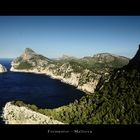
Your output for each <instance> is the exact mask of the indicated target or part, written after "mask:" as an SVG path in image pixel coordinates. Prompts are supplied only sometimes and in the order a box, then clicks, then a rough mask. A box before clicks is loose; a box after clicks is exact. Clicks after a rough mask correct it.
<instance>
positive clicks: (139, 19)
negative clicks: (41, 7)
mask: <svg viewBox="0 0 140 140" xmlns="http://www.w3.org/2000/svg"><path fill="white" fill-rule="evenodd" d="M139 43H140V16H0V58H16V57H17V56H20V55H21V54H22V53H23V52H24V49H25V48H32V49H33V50H34V51H35V52H37V53H39V54H42V55H44V56H46V57H48V58H59V57H61V56H62V55H64V54H65V55H68V56H74V57H78V58H81V57H84V56H93V55H94V54H97V53H105V52H108V53H112V54H116V55H121V56H125V57H129V58H132V57H133V56H134V55H135V53H136V52H137V50H138V45H139Z"/></svg>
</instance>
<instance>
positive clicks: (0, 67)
mask: <svg viewBox="0 0 140 140" xmlns="http://www.w3.org/2000/svg"><path fill="white" fill-rule="evenodd" d="M4 72H7V69H6V67H5V66H3V65H1V64H0V73H4Z"/></svg>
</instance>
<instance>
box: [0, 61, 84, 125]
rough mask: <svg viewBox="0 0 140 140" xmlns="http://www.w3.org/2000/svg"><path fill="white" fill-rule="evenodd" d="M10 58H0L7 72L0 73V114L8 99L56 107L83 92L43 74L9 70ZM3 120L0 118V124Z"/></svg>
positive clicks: (82, 94) (78, 96) (72, 100)
mask: <svg viewBox="0 0 140 140" xmlns="http://www.w3.org/2000/svg"><path fill="white" fill-rule="evenodd" d="M11 61H12V59H0V64H2V65H4V66H5V67H6V68H7V69H8V72H6V73H2V74H0V115H1V114H2V110H3V107H4V106H5V104H6V103H7V102H9V101H13V100H14V101H15V100H20V101H24V102H25V103H27V104H35V105H36V106H38V107H39V108H49V109H53V108H57V107H60V106H63V105H67V104H69V103H72V102H74V101H75V100H76V99H77V100H79V99H80V98H81V97H82V96H85V93H84V92H82V91H80V90H78V89H76V87H74V86H71V85H68V84H65V83H63V82H61V81H60V80H56V79H52V78H50V77H49V76H47V75H44V74H33V73H21V72H11V71H10V67H11ZM3 123H4V122H3V121H2V119H0V124H3Z"/></svg>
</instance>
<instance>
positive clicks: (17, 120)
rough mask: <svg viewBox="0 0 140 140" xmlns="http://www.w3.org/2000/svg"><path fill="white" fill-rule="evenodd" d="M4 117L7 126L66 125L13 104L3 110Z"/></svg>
mask: <svg viewBox="0 0 140 140" xmlns="http://www.w3.org/2000/svg"><path fill="white" fill-rule="evenodd" d="M2 117H3V118H4V121H5V124H64V123H62V122H60V121H57V120H53V119H52V118H51V117H48V116H46V115H43V114H41V113H37V112H35V111H33V110H30V109H29V108H27V107H24V106H21V107H19V106H16V105H13V104H11V102H8V103H6V105H5V107H4V108H3V116H2Z"/></svg>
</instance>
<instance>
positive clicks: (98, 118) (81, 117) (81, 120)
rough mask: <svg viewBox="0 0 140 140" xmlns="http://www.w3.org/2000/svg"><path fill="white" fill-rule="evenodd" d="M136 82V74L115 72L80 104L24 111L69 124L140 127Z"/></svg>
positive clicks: (139, 76)
mask: <svg viewBox="0 0 140 140" xmlns="http://www.w3.org/2000/svg"><path fill="white" fill-rule="evenodd" d="M139 81H140V73H139V72H138V71H137V70H132V71H126V70H123V69H118V70H115V71H114V73H113V74H112V76H111V78H110V80H109V82H107V83H105V85H104V87H103V88H102V89H101V90H100V91H98V92H95V93H93V94H91V95H87V96H84V97H82V98H81V99H80V100H79V101H78V100H76V101H75V102H74V103H71V104H69V105H67V106H62V107H59V108H56V109H39V108H37V107H35V106H32V105H27V107H29V108H31V109H32V110H35V111H37V112H40V113H42V114H44V115H47V116H51V117H52V118H54V119H56V120H59V121H62V122H65V123H69V124H140V94H139V93H140V82H139ZM16 105H21V102H16Z"/></svg>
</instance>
